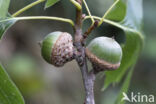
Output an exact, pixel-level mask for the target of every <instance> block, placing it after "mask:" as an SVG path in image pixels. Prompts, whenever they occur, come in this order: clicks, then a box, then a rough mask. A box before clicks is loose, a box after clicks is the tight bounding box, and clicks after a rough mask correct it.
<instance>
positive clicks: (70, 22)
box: [0, 16, 74, 26]
mask: <svg viewBox="0 0 156 104" xmlns="http://www.w3.org/2000/svg"><path fill="white" fill-rule="evenodd" d="M13 19H14V20H37V19H44V20H56V21H62V22H67V23H69V24H71V25H72V26H74V22H73V21H72V20H71V19H66V18H61V17H51V16H28V17H14V18H9V19H5V20H2V21H0V22H4V21H9V20H13Z"/></svg>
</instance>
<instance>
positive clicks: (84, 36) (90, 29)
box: [82, 20, 99, 41]
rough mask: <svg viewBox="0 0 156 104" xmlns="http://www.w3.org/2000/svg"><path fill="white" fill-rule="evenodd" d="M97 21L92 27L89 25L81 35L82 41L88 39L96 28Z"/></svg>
mask: <svg viewBox="0 0 156 104" xmlns="http://www.w3.org/2000/svg"><path fill="white" fill-rule="evenodd" d="M98 23H99V22H98V20H96V21H95V22H94V25H91V26H90V27H89V28H88V29H87V31H86V32H85V33H84V35H83V40H82V41H84V40H85V39H86V38H87V37H88V35H89V34H90V33H91V32H92V31H93V30H94V29H95V28H96V27H97V26H98Z"/></svg>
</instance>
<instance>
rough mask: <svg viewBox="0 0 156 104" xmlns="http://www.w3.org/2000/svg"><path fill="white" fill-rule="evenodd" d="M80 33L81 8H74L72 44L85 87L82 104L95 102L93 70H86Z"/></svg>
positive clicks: (81, 34) (79, 1) (78, 0)
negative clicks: (73, 37) (74, 19)
mask: <svg viewBox="0 0 156 104" xmlns="http://www.w3.org/2000/svg"><path fill="white" fill-rule="evenodd" d="M77 2H78V3H80V5H81V6H82V0H77ZM83 38H84V37H83V33H82V10H79V9H77V10H76V24H75V41H74V45H75V48H76V53H75V59H76V61H77V63H78V65H79V67H80V70H81V73H82V79H83V83H84V88H85V93H86V97H85V101H84V104H95V100H94V80H95V74H94V72H93V71H91V72H88V67H87V61H86V55H85V46H84V44H83V43H82V39H83Z"/></svg>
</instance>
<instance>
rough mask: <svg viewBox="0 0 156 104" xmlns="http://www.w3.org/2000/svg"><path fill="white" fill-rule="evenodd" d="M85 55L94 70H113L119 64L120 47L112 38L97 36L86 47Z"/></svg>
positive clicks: (120, 57) (120, 56)
mask: <svg viewBox="0 0 156 104" xmlns="http://www.w3.org/2000/svg"><path fill="white" fill-rule="evenodd" d="M86 56H87V57H88V59H89V60H90V61H91V63H92V66H93V69H94V71H95V72H100V71H105V70H115V69H117V68H119V66H120V62H121V59H122V49H121V47H120V45H119V44H118V43H117V42H116V41H115V40H114V39H113V38H109V37H98V38H95V39H93V40H92V41H91V42H90V43H89V45H88V46H87V47H86Z"/></svg>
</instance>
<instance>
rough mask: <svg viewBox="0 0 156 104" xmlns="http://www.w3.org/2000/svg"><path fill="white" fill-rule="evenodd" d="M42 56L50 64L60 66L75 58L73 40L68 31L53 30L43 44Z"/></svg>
mask: <svg viewBox="0 0 156 104" xmlns="http://www.w3.org/2000/svg"><path fill="white" fill-rule="evenodd" d="M41 53H42V57H43V58H44V59H45V60H46V61H47V62H48V63H50V64H52V65H54V66H56V67H60V66H63V65H64V64H65V63H66V62H69V61H71V60H72V59H73V40H72V36H71V35H70V34H69V33H67V32H60V31H56V32H52V33H50V34H48V35H47V36H46V37H45V39H44V40H43V41H42V44H41Z"/></svg>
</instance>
